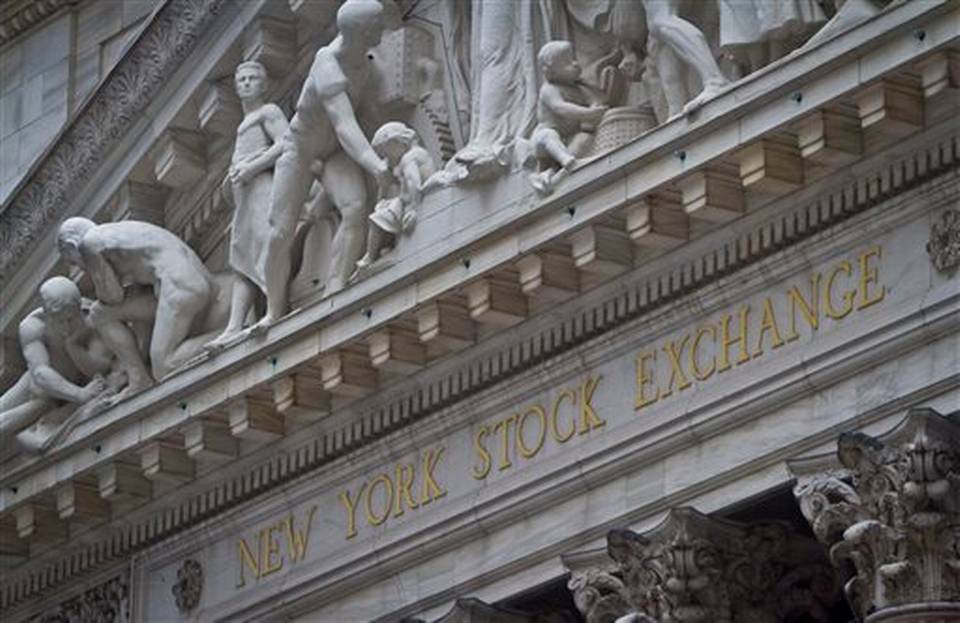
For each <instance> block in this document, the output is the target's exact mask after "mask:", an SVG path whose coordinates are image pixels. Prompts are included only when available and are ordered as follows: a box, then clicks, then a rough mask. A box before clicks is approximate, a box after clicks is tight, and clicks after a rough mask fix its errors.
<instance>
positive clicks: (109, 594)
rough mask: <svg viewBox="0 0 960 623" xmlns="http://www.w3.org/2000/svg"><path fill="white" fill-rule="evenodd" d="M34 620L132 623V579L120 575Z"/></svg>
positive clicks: (81, 622)
mask: <svg viewBox="0 0 960 623" xmlns="http://www.w3.org/2000/svg"><path fill="white" fill-rule="evenodd" d="M33 620H34V621H37V622H38V623H126V622H127V621H129V620H130V580H129V578H128V577H127V576H126V575H125V574H121V575H118V576H117V577H115V578H113V579H111V580H108V581H106V582H104V583H103V584H99V585H97V586H95V587H93V588H91V589H89V590H88V591H86V592H84V593H83V594H82V595H78V596H76V597H74V598H72V599H68V600H67V601H64V602H62V603H60V604H59V605H58V606H56V607H55V608H54V609H52V610H50V611H48V612H45V613H44V614H42V615H40V616H38V617H36V618H35V619H33Z"/></svg>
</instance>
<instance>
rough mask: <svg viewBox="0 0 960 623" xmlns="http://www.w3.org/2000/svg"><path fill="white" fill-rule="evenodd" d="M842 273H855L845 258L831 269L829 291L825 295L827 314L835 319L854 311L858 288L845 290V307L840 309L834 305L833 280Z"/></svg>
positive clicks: (828, 279) (828, 283)
mask: <svg viewBox="0 0 960 623" xmlns="http://www.w3.org/2000/svg"><path fill="white" fill-rule="evenodd" d="M840 273H844V274H845V275H846V276H847V277H849V276H850V275H851V274H852V273H853V268H852V267H851V266H850V262H848V261H847V260H843V261H842V262H840V263H839V264H837V265H836V266H834V268H833V270H831V271H830V276H829V277H827V292H826V296H824V307H826V312H827V316H829V317H830V318H833V319H834V320H840V319H841V318H844V317H846V315H847V314H849V313H850V312H851V311H853V297H854V295H855V294H856V290H848V291H846V292H844V293H843V299H842V300H843V308H842V309H840V310H838V309H837V308H836V307H834V306H833V282H834V281H835V280H836V278H837V275H838V274H840Z"/></svg>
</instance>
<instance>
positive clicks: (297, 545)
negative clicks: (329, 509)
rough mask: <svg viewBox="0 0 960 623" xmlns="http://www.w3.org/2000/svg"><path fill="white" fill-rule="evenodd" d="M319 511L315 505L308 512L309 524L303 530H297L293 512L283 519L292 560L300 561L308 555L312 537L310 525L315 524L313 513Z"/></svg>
mask: <svg viewBox="0 0 960 623" xmlns="http://www.w3.org/2000/svg"><path fill="white" fill-rule="evenodd" d="M316 512H317V507H316V506H314V507H312V508H311V509H310V512H308V513H307V526H306V528H305V529H304V530H303V531H300V530H297V529H296V526H294V525H293V513H290V515H288V516H287V518H286V519H284V520H283V525H284V527H285V528H286V532H287V551H288V552H289V553H290V560H292V561H293V562H299V561H301V560H303V559H304V557H305V556H306V555H307V544H308V542H309V539H310V526H311V525H312V524H313V514H314V513H316Z"/></svg>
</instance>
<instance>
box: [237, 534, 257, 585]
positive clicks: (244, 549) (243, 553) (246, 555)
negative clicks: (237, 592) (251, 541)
mask: <svg viewBox="0 0 960 623" xmlns="http://www.w3.org/2000/svg"><path fill="white" fill-rule="evenodd" d="M258 549H259V548H258ZM237 550H238V553H239V556H240V565H239V577H238V578H237V588H242V587H243V586H245V585H246V583H247V580H246V578H245V577H244V576H243V567H244V565H246V566H248V567H250V571H251V573H253V577H254V579H259V577H260V563H259V562H257V559H256V557H255V556H254V555H253V552H251V551H250V546H249V545H247V542H246V541H245V540H244V539H243V537H240V540H239V541H237Z"/></svg>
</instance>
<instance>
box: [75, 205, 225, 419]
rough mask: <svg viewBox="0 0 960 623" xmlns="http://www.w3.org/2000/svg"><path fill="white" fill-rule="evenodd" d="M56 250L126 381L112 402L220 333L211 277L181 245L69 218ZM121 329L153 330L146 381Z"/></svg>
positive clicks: (131, 228) (157, 234)
mask: <svg viewBox="0 0 960 623" xmlns="http://www.w3.org/2000/svg"><path fill="white" fill-rule="evenodd" d="M58 244H59V247H60V254H61V255H62V256H63V258H64V259H65V260H66V261H68V262H70V263H72V264H76V265H77V266H80V267H81V268H83V269H84V270H86V271H87V274H89V275H90V278H91V279H92V280H93V285H94V288H95V290H96V294H97V299H99V300H98V301H97V302H96V303H94V305H93V307H92V308H91V310H90V319H91V321H92V322H93V324H94V326H96V328H97V330H98V331H99V332H100V335H101V336H102V337H103V340H104V341H105V342H106V343H107V345H108V346H109V347H110V349H111V350H113V352H115V353H116V354H117V357H118V358H119V359H120V361H121V362H122V364H123V365H124V368H125V369H126V370H127V375H128V377H129V378H128V381H129V383H128V385H127V388H126V389H125V390H124V391H123V392H121V394H120V395H119V396H118V400H122V399H123V398H125V397H126V396H128V395H131V394H133V393H135V392H138V391H140V390H142V389H145V388H146V387H148V386H149V385H151V384H152V383H153V381H154V380H157V381H159V380H161V379H162V378H163V377H165V376H167V375H168V374H169V373H170V372H172V371H173V370H174V369H176V368H177V367H178V366H180V365H182V364H184V363H186V361H187V360H188V359H190V358H191V357H193V356H194V355H197V354H199V353H200V352H201V350H202V345H203V343H204V342H206V341H207V340H208V339H209V337H212V336H210V335H209V334H210V332H211V331H217V330H219V329H220V328H222V327H223V324H224V320H225V318H224V316H226V312H227V310H226V309H225V307H226V306H225V305H223V304H222V302H223V301H221V299H220V297H219V296H218V295H219V294H220V291H219V290H220V288H219V287H218V285H217V284H216V283H215V281H214V278H213V275H211V274H210V273H209V272H208V271H207V268H206V267H205V266H204V265H203V262H201V261H200V258H199V257H197V255H196V254H195V253H194V252H193V250H192V249H191V248H190V247H189V246H187V244H186V243H185V242H183V241H182V240H180V239H179V238H177V237H176V236H174V235H173V234H172V233H170V232H169V231H167V230H165V229H163V228H162V227H157V226H156V225H152V224H150V223H144V222H141V221H120V222H117V223H104V224H102V225H96V224H94V222H93V221H91V220H89V219H86V218H82V217H73V218H68V219H67V220H66V221H64V222H63V224H62V225H61V226H60V232H59V236H58ZM138 286H141V287H138ZM143 286H145V287H146V288H144V287H143ZM224 298H225V297H224ZM127 323H152V325H153V331H152V333H151V336H150V348H149V351H150V353H149V354H150V365H151V367H152V371H153V374H152V378H151V374H150V372H148V371H147V367H146V365H145V364H144V362H143V358H142V356H141V353H140V348H139V346H138V344H137V338H136V336H135V334H134V332H133V331H132V330H131V328H130V327H129V326H128V324H127ZM191 336H198V337H191ZM188 338H190V339H188Z"/></svg>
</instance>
